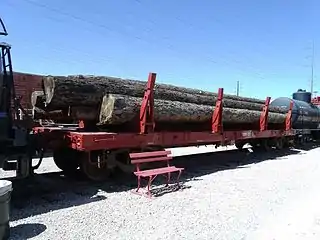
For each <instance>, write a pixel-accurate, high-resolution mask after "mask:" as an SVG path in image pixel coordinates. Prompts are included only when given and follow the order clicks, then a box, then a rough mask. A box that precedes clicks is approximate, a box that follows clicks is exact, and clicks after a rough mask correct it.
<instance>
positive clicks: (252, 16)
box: [0, 0, 320, 98]
mask: <svg viewBox="0 0 320 240" xmlns="http://www.w3.org/2000/svg"><path fill="white" fill-rule="evenodd" d="M93 2H94V4H92V3H93ZM319 11H320V1H316V0H291V1H289V0H269V1H267V0H264V1H263V0H261V1H256V0H243V1H236V0H211V1H210V0H202V1H195V0H194V1H191V0H184V1H182V0H175V1H172V0H171V1H170V0H162V1H151V0H149V1H148V0H114V1H111V0H104V1H103V0H100V1H99V0H96V1H84V0H77V1H75V0H69V1H66V0H55V1H53V0H52V1H49V0H1V7H0V16H1V17H2V18H3V20H4V21H5V24H6V25H7V30H8V32H9V36H8V37H7V38H6V39H5V41H7V42H9V43H10V44H11V45H12V48H13V49H12V54H13V63H14V69H15V71H21V72H30V73H40V74H52V75H54V74H58V75H67V74H95V75H108V76H118V77H123V78H136V79H146V78H147V75H148V72H150V71H153V72H156V73H157V74H158V78H157V81H158V82H165V83H171V84H175V85H181V86H186V87H193V88H199V89H204V90H209V91H217V89H218V88H219V87H223V88H224V89H225V92H226V93H231V94H232V93H235V92H236V82H237V80H239V81H240V86H241V87H240V95H244V96H248V97H249V96H251V97H259V98H265V97H266V96H271V97H272V98H276V97H280V96H290V95H291V94H292V92H294V91H296V90H297V89H298V88H307V89H310V79H311V58H310V57H311V54H312V41H314V44H315V84H314V88H315V90H317V91H319V92H320V89H319V88H320V84H319V83H318V78H317V73H318V71H319V70H320V69H319V66H318V62H319V55H318V54H317V48H318V47H319V46H320V45H319V43H320V31H319V30H320V27H319V26H320V25H319V24H316V23H317V22H320V21H319V20H320V14H319ZM317 25H318V26H317ZM3 40H4V39H1V41H3Z"/></svg>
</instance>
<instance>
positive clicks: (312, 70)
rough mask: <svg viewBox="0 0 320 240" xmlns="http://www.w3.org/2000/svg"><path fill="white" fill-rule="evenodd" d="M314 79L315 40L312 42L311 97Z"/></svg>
mask: <svg viewBox="0 0 320 240" xmlns="http://www.w3.org/2000/svg"><path fill="white" fill-rule="evenodd" d="M313 78H314V40H313V41H312V56H311V87H310V92H311V97H312V95H313V80H314V79H313Z"/></svg>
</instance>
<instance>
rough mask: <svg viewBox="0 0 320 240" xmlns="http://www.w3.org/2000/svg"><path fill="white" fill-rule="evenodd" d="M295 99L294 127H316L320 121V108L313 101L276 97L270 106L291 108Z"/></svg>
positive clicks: (293, 111)
mask: <svg viewBox="0 0 320 240" xmlns="http://www.w3.org/2000/svg"><path fill="white" fill-rule="evenodd" d="M291 100H292V101H293V109H292V127H293V128H294V129H316V128H318V125H319V121H320V109H319V108H318V107H317V106H315V105H313V104H312V103H307V102H305V101H300V100H296V99H290V98H287V97H280V98H276V99H275V100H273V101H272V102H271V103H270V106H276V107H281V108H284V109H285V110H289V106H290V101H291Z"/></svg>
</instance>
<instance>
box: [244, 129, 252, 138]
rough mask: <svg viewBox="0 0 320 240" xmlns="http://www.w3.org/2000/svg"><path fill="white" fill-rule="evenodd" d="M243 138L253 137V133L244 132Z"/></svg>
mask: <svg viewBox="0 0 320 240" xmlns="http://www.w3.org/2000/svg"><path fill="white" fill-rule="evenodd" d="M241 134H242V137H253V136H254V134H253V131H251V130H249V131H243V132H242V133H241Z"/></svg>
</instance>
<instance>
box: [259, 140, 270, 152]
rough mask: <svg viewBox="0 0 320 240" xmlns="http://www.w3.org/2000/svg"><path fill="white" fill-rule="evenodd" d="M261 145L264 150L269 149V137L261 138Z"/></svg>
mask: <svg viewBox="0 0 320 240" xmlns="http://www.w3.org/2000/svg"><path fill="white" fill-rule="evenodd" d="M261 147H262V149H263V150H264V151H269V150H270V148H271V147H270V142H269V139H262V140H261Z"/></svg>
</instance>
